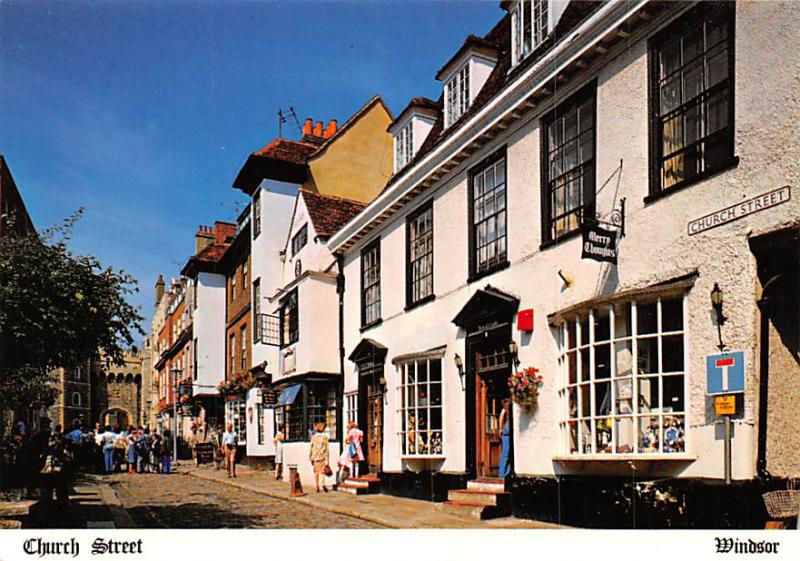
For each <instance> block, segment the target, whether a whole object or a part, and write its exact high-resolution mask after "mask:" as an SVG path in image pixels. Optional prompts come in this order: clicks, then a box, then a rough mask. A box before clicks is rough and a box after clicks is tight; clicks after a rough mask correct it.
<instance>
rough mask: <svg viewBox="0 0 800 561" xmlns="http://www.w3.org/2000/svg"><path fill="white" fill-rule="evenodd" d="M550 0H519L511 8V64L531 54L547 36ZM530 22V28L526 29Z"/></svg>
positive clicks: (515, 63)
mask: <svg viewBox="0 0 800 561" xmlns="http://www.w3.org/2000/svg"><path fill="white" fill-rule="evenodd" d="M547 4H548V0H519V1H518V2H517V4H516V5H515V6H514V7H513V8H512V9H511V66H516V65H517V64H518V63H519V62H520V61H521V60H523V59H524V58H525V57H527V56H528V55H529V54H531V53H532V52H533V51H534V50H536V47H538V46H539V45H541V44H542V42H544V40H545V39H546V38H547V35H548V32H547V29H548V19H549V17H550V14H549V7H548V5H547ZM527 22H530V28H529V29H525V27H526V23H527Z"/></svg>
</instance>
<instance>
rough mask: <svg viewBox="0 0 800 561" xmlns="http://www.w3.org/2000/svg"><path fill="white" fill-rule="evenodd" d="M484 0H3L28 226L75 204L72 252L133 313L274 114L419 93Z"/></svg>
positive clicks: (1, 116) (171, 268)
mask: <svg viewBox="0 0 800 561" xmlns="http://www.w3.org/2000/svg"><path fill="white" fill-rule="evenodd" d="M498 4H499V2H497V1H496V0H468V1H458V2H432V1H413V2H412V1H395V2H383V1H380V2H379V1H364V2H339V1H335V2H334V1H329V2H305V1H294V2H266V1H265V2H211V1H205V2H173V1H166V0H164V1H159V2H139V1H137V2H133V1H129V2H115V3H112V2H104V1H100V2H85V1H77V2H69V3H61V2H52V3H51V2H29V1H7V0H6V1H2V2H0V38H1V39H0V153H2V154H4V155H5V157H6V159H7V161H8V164H9V166H10V168H11V171H12V174H13V175H14V178H15V180H16V183H17V185H18V187H19V188H20V190H21V192H22V196H23V199H24V200H25V203H26V205H27V207H28V210H29V212H30V214H31V216H32V218H33V221H34V224H35V225H36V227H37V228H43V227H46V226H49V225H52V224H53V223H55V222H58V221H60V220H61V219H62V218H64V217H66V216H67V215H69V214H70V213H71V212H73V211H74V210H76V209H77V208H79V207H81V206H83V207H85V208H86V214H85V216H84V218H83V219H82V220H81V221H80V222H79V224H78V226H77V227H76V231H75V235H74V238H73V242H72V248H73V250H74V251H76V252H78V253H90V254H94V255H96V256H98V257H99V258H100V259H101V260H102V261H103V262H104V263H105V264H110V265H113V266H115V267H117V268H124V269H126V270H128V271H129V272H131V273H132V274H133V275H134V276H135V277H136V278H137V279H138V280H139V286H140V290H141V292H140V293H139V294H138V295H136V296H135V297H133V298H132V302H133V303H134V304H137V305H142V307H143V308H142V311H143V313H144V315H145V316H146V317H147V318H148V321H149V316H150V313H151V311H152V305H153V289H152V287H153V283H154V282H155V280H156V278H157V276H158V274H159V273H160V272H162V273H164V276H165V278H167V279H168V278H169V277H170V276H176V275H177V274H178V271H179V270H180V267H181V265H182V264H183V263H184V262H185V261H186V259H187V258H188V257H189V255H190V254H191V253H192V252H193V249H194V238H193V236H194V233H195V231H196V229H197V226H198V225H199V224H212V223H213V221H214V220H215V219H217V220H219V219H221V220H232V219H234V218H235V216H236V215H237V214H238V213H237V209H241V208H243V206H244V204H246V200H245V197H244V196H243V195H242V194H241V193H240V192H239V191H237V190H234V189H233V188H232V187H231V184H232V182H233V179H234V177H235V176H236V173H237V172H238V170H239V168H240V167H241V165H242V163H243V162H244V160H245V158H246V157H247V155H248V153H250V152H252V151H254V150H256V149H258V148H260V147H261V146H263V145H264V144H266V143H267V141H269V140H271V139H272V138H274V137H276V136H277V132H278V130H277V117H276V112H277V111H278V109H279V108H284V109H286V108H288V107H289V106H293V107H294V108H295V110H296V112H297V114H298V117H299V119H300V121H301V123H302V121H303V119H304V118H305V117H313V118H314V119H320V120H323V121H325V122H327V121H328V120H329V119H331V118H337V119H339V122H340V123H341V122H343V121H344V120H345V119H346V118H347V117H349V116H350V115H351V114H352V113H354V112H355V111H356V110H357V109H358V108H359V107H360V106H361V105H362V104H363V103H364V102H366V101H367V100H368V99H369V98H370V97H372V96H373V95H374V94H376V93H379V94H381V95H382V96H383V97H384V99H385V100H386V102H387V103H388V104H389V107H390V108H391V109H392V111H393V112H395V114H397V112H399V111H400V110H402V108H403V107H404V106H405V104H406V103H407V102H408V100H409V99H410V98H411V97H414V96H418V95H425V96H428V97H431V98H434V99H435V98H437V97H438V95H439V93H440V88H441V84H440V83H438V82H436V80H435V79H434V75H435V73H436V70H437V69H438V68H439V67H440V66H441V65H442V64H443V63H444V62H445V61H446V60H447V59H448V58H450V56H452V55H453V54H454V53H455V51H456V50H457V49H458V47H459V46H460V45H461V43H462V42H463V40H464V38H465V37H466V35H467V34H468V33H475V34H483V33H485V32H486V31H488V30H489V29H490V28H491V27H492V26H493V25H494V24H495V23H496V21H497V20H498V19H499V18H500V17H501V16H502V11H501V10H500V8H499V7H498ZM289 125H291V123H290V124H289ZM289 125H286V126H288V129H287V128H285V129H284V131H285V132H284V136H287V137H290V138H292V137H297V130H296V128H295V127H292V126H289Z"/></svg>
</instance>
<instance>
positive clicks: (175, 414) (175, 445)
mask: <svg viewBox="0 0 800 561" xmlns="http://www.w3.org/2000/svg"><path fill="white" fill-rule="evenodd" d="M180 373H181V369H180V368H178V367H175V368H173V369H172V422H173V425H174V427H175V430H173V431H172V463H173V464H174V465H175V466H177V465H178V374H180Z"/></svg>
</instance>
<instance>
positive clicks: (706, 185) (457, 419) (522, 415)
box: [345, 2, 800, 479]
mask: <svg viewBox="0 0 800 561" xmlns="http://www.w3.org/2000/svg"><path fill="white" fill-rule="evenodd" d="M778 6H781V7H782V8H781V9H777V7H778ZM660 25H663V23H662V24H660ZM736 27H737V29H736V102H735V103H736V121H735V126H736V134H735V155H737V156H738V157H739V158H740V162H739V164H738V166H737V167H735V168H733V169H731V170H729V171H727V172H724V173H721V174H719V175H716V176H713V177H711V178H709V179H707V180H705V181H702V182H700V183H698V184H696V185H694V186H692V187H689V188H687V189H684V190H681V191H677V192H674V193H673V194H671V195H669V196H666V197H664V198H662V199H660V200H658V201H655V202H652V203H649V204H645V203H644V201H643V199H644V197H645V196H647V194H648V140H647V134H648V132H647V115H648V106H647V98H648V95H647V45H646V41H645V40H641V39H640V40H638V41H637V40H631V41H630V42H628V43H626V44H625V45H624V47H623V48H622V50H621V51H620V52H619V53H618V56H616V58H614V59H613V60H612V61H611V62H610V63H608V64H606V65H605V66H603V67H602V68H590V69H589V70H588V72H587V74H586V75H585V79H579V80H578V82H579V83H576V84H575V87H572V86H570V88H565V89H564V90H563V91H562V92H560V93H559V94H558V96H557V99H558V100H564V99H566V98H567V97H568V96H569V95H570V94H571V93H572V91H574V90H575V89H577V88H578V87H580V86H583V85H584V84H586V83H588V82H589V81H590V80H591V79H592V78H594V77H597V78H598V89H597V128H596V131H597V136H598V142H597V154H596V162H597V163H596V184H597V188H598V190H599V193H598V203H597V210H598V211H599V212H600V213H601V214H603V215H604V216H607V214H608V213H609V212H610V211H611V209H612V208H613V207H615V206H618V201H619V199H620V198H621V197H626V199H627V216H626V237H625V238H623V239H622V241H621V243H620V253H619V264H618V266H616V267H614V266H611V265H608V264H600V263H597V262H595V261H591V260H581V259H580V244H581V241H580V238H579V237H578V238H573V239H572V240H569V241H566V242H563V243H561V244H558V245H556V246H553V247H550V248H548V249H544V250H542V249H540V243H541V239H540V238H541V218H540V216H541V214H540V207H539V204H540V190H539V189H540V162H539V153H540V152H539V151H540V145H539V141H540V131H539V126H538V125H539V119H540V117H541V116H542V115H544V114H545V113H546V112H548V111H549V110H550V109H552V107H553V105H552V102H551V103H550V104H547V105H543V106H541V107H537V108H536V110H535V111H534V112H532V113H530V114H529V115H528V116H526V121H525V122H524V123H520V124H517V125H514V126H512V127H511V128H510V129H508V130H507V131H506V134H505V135H503V136H502V137H499V138H496V139H495V140H494V141H493V142H491V143H490V144H489V145H487V146H486V147H484V149H482V150H481V151H480V152H479V153H478V154H475V155H473V156H472V157H471V158H470V159H469V160H467V161H466V162H464V163H463V164H462V165H460V166H459V167H458V168H457V169H456V170H454V171H453V172H451V174H449V175H448V178H446V179H445V181H444V182H440V183H439V184H437V185H436V186H435V187H434V189H436V192H435V193H434V195H433V196H434V288H435V294H436V300H434V301H433V302H431V303H428V304H425V305H423V306H421V307H419V308H416V309H413V310H412V311H410V312H408V313H406V312H404V311H403V308H404V306H405V275H404V274H403V270H404V260H405V222H404V221H405V216H401V217H398V219H396V220H394V221H390V222H388V223H387V224H386V225H385V226H384V227H382V228H381V230H380V232H381V234H380V235H381V238H382V239H381V265H382V279H381V280H382V285H381V305H382V314H381V315H382V318H383V322H382V323H381V324H380V325H378V326H377V327H374V328H372V329H369V330H367V331H366V332H364V333H363V334H362V333H360V332H359V327H360V313H359V310H360V292H359V289H360V278H359V277H360V261H359V252H360V247H363V244H360V245H359V246H357V247H355V248H353V249H352V250H350V251H349V252H348V254H347V256H346V263H345V275H346V283H347V285H346V293H345V338H346V341H345V345H346V348H345V352H346V353H347V354H349V353H350V352H352V350H353V348H354V347H355V345H357V344H358V342H359V341H360V340H361V338H362V337H368V338H371V339H375V340H376V341H378V342H379V343H381V344H383V345H385V346H387V347H388V349H389V352H388V356H387V362H386V364H387V367H386V379H387V385H388V396H387V399H388V403H387V405H386V409H385V410H386V417H385V439H384V447H383V449H384V469H385V470H387V471H395V470H399V469H401V468H403V467H406V468H408V469H430V468H432V467H433V468H436V469H442V470H444V471H461V470H463V469H464V467H465V465H466V462H465V458H464V448H465V446H464V444H465V443H464V432H465V431H464V393H463V391H462V390H461V384H460V382H459V379H458V375H457V373H456V371H455V367H454V366H453V355H454V353H456V352H457V353H459V354H460V355H461V356H462V357H463V356H464V341H463V333H459V332H458V330H457V329H456V327H455V326H454V325H452V323H451V319H452V318H453V317H454V316H455V315H456V313H457V312H458V311H459V310H460V308H461V307H462V306H463V305H464V304H465V303H466V302H467V301H468V299H469V298H470V297H471V296H472V295H473V294H474V293H475V291H476V290H478V289H479V288H483V287H485V286H486V285H487V284H491V285H492V286H494V287H496V288H498V289H500V290H502V291H505V292H509V293H511V294H514V295H516V296H517V297H519V298H520V301H521V303H520V309H526V308H533V309H534V313H535V329H534V332H533V334H532V335H531V336H528V335H522V334H520V332H519V331H517V330H516V326H514V332H513V336H514V338H515V340H517V342H518V343H519V345H520V355H519V358H520V360H521V363H522V366H530V365H532V366H536V367H537V368H540V369H541V374H542V375H543V376H544V378H545V385H544V387H543V389H542V394H541V399H540V407H539V410H538V412H537V413H536V414H535V415H533V416H531V415H529V414H528V413H526V412H521V411H520V410H519V409H518V408H517V407H515V414H514V422H515V429H516V433H515V435H516V441H515V453H516V458H515V469H516V472H517V473H518V474H521V475H552V474H555V473H603V474H627V475H629V474H630V468H629V467H628V464H627V463H625V462H619V463H607V462H602V463H601V462H582V463H579V464H574V463H570V464H566V463H560V462H558V461H557V460H556V459H557V458H558V457H559V456H561V455H563V454H564V452H565V450H564V448H563V446H562V443H561V442H560V440H559V431H558V422H559V420H561V414H560V413H559V411H558V410H557V407H558V401H557V391H558V384H559V383H560V382H559V381H558V378H557V372H556V368H557V366H556V360H557V355H558V348H557V341H556V337H555V335H556V332H555V331H554V330H553V329H551V328H550V327H548V325H547V321H546V318H547V315H548V314H551V313H553V312H556V311H559V310H561V309H564V308H565V307H567V306H570V305H572V304H576V303H579V302H582V301H585V300H588V299H591V298H593V297H595V296H598V295H601V294H609V293H612V292H615V291H620V290H624V289H626V288H631V287H643V286H648V285H651V284H655V283H658V282H660V281H664V280H668V279H671V278H675V277H677V276H680V275H683V274H686V273H688V272H691V271H693V270H697V271H698V272H699V277H698V279H697V281H696V283H695V285H694V287H693V288H692V290H691V291H690V292H689V293H688V300H687V310H688V314H687V317H686V319H685V326H686V329H687V334H686V338H687V340H686V344H687V348H688V352H687V356H686V369H687V375H686V393H687V404H686V407H687V412H686V414H687V422H686V426H687V430H686V433H687V434H686V443H687V454H688V455H690V456H694V457H696V459H695V460H693V461H689V462H674V461H662V462H655V463H651V464H648V466H642V467H641V468H640V471H639V472H638V475H639V476H641V475H643V474H648V473H650V474H653V475H656V474H659V475H677V476H682V477H709V478H720V477H722V446H723V444H722V440H721V439H720V434H719V428H718V427H716V426H715V424H714V423H715V415H714V413H713V402H712V401H711V400H709V399H708V398H706V397H705V356H706V355H708V354H715V353H716V352H718V351H717V348H716V345H717V342H718V341H717V333H716V325H715V323H714V322H713V315H712V311H711V309H710V302H709V293H710V291H711V288H712V286H713V284H714V283H715V282H718V283H719V285H720V286H721V287H722V288H723V290H724V293H725V315H727V316H728V317H729V320H728V322H727V323H726V324H725V326H724V327H723V337H724V339H725V343H726V344H727V345H728V347H729V348H730V349H733V350H742V351H744V353H745V357H746V369H747V382H746V384H747V389H746V394H745V412H744V415H743V417H742V418H741V419H737V420H735V421H734V440H733V477H734V478H735V479H743V478H750V477H752V476H753V475H754V472H755V458H756V433H755V427H754V425H755V422H756V412H757V409H756V406H757V404H756V400H757V371H756V367H757V364H756V352H757V348H756V344H757V340H758V332H757V317H758V316H757V308H756V305H755V299H756V280H755V276H756V268H755V259H754V257H753V256H752V254H751V253H750V250H749V246H748V235H750V234H761V233H765V232H768V231H772V230H777V229H780V228H782V227H786V226H788V225H792V224H798V223H800V205H798V203H797V196H798V195H797V192H796V189H797V188H796V186H797V183H798V181H797V180H798V178H799V177H800V165H798V161H800V158H798V156H799V155H800V146H798V139H797V135H796V130H797V128H798V125H800V109H798V104H797V103H796V100H794V99H793V97H792V96H793V95H794V94H793V93H792V92H796V91H797V76H798V75H800V59H799V58H798V57H796V56H794V49H795V45H794V40H793V38H795V37H797V36H800V17H799V16H798V14H797V13H796V11H794V10H793V9H792V8H791V7H790V6H789V5H788V4H772V3H750V2H748V3H744V4H738V5H737V14H736ZM632 39H636V37H635V36H634V37H632ZM779 53H785V55H784V56H781V55H780V54H779ZM778 59H780V60H781V64H775V61H776V60H778ZM765 84H768V87H766V86H765ZM504 145H507V158H508V160H507V161H508V168H507V169H508V171H507V176H508V178H507V200H508V203H507V208H508V229H509V234H508V251H509V261H510V262H511V266H510V267H509V268H508V269H506V270H504V271H501V272H498V273H495V274H494V275H491V276H489V277H485V278H483V279H481V280H479V281H476V282H474V283H472V284H467V282H466V279H467V266H468V265H467V263H468V261H467V251H468V247H467V224H466V221H467V204H468V198H467V192H466V188H467V179H466V170H468V169H469V168H470V167H472V166H474V165H476V164H477V163H478V162H480V160H481V159H482V158H484V157H486V156H487V155H489V154H491V153H492V152H494V151H495V150H497V149H498V148H500V147H502V146H504ZM620 162H622V168H621V170H620ZM787 184H790V185H792V187H793V190H794V191H795V193H793V196H794V197H795V198H794V199H793V200H792V201H790V202H789V203H787V204H784V205H782V206H780V207H776V208H773V209H769V210H765V211H762V212H759V213H756V214H752V215H750V216H748V217H746V218H744V219H741V220H738V221H736V222H733V223H730V224H727V225H725V226H721V227H718V228H714V229H712V230H709V231H707V232H704V233H702V234H699V235H695V236H688V235H687V223H688V221H690V220H692V219H695V218H698V217H701V216H703V215H705V214H708V213H710V212H713V211H715V210H719V209H722V208H724V207H726V206H729V205H732V204H735V203H736V202H738V201H741V200H744V199H747V198H751V197H753V196H755V195H758V194H761V193H763V192H766V191H769V190H771V189H775V188H777V187H780V186H783V185H787ZM601 187H603V188H602V189H600V188H601ZM430 196H431V194H430V192H428V193H427V194H426V196H424V197H420V198H419V199H418V200H416V201H412V202H411V203H409V205H408V206H407V207H406V208H407V210H408V211H409V212H410V211H413V210H414V209H415V208H416V207H417V206H418V204H420V203H421V202H424V201H425V200H427V199H428V198H429V197H430ZM374 238H375V234H373V235H371V236H369V237H368V238H367V239H365V240H364V243H369V242H371V241H372V240H373V239H374ZM559 270H561V271H563V272H564V273H565V274H566V275H569V276H570V277H571V278H572V279H574V282H573V284H572V285H571V286H570V287H568V288H564V287H563V284H562V281H561V279H560V278H559V276H558V274H557V272H558V271H559ZM443 344H445V345H447V354H446V355H445V357H444V359H443V363H442V366H443V377H444V407H445V410H444V416H445V419H446V427H445V441H444V447H445V455H446V460H445V461H444V462H442V463H441V464H436V465H431V464H425V463H423V462H421V461H414V462H411V463H405V462H401V460H400V458H399V457H398V455H397V450H398V446H397V436H396V434H395V433H396V430H397V413H396V410H397V399H396V397H397V396H396V386H397V374H396V372H395V371H394V366H392V365H391V360H392V358H393V357H395V356H397V355H399V354H405V353H409V352H415V351H422V350H425V349H428V348H431V347H435V346H438V345H443ZM346 373H347V374H346V381H345V391H353V390H355V389H357V379H356V376H355V373H354V365H353V364H352V363H348V364H347V368H346Z"/></svg>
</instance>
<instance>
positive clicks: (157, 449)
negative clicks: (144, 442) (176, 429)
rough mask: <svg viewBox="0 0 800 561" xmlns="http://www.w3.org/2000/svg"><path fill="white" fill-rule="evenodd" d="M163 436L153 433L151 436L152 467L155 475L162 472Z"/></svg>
mask: <svg viewBox="0 0 800 561" xmlns="http://www.w3.org/2000/svg"><path fill="white" fill-rule="evenodd" d="M161 449H162V442H161V435H160V434H158V433H157V432H156V431H153V432H152V434H151V435H150V466H151V467H152V468H153V471H154V472H155V473H160V472H161Z"/></svg>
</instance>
